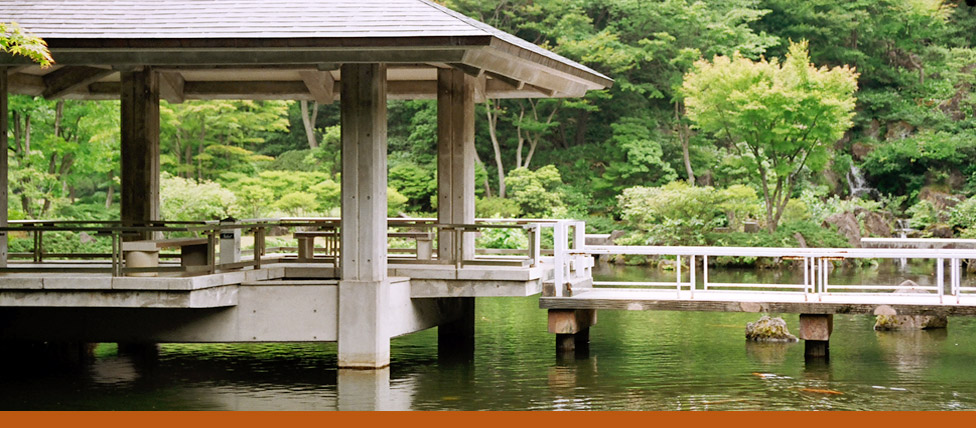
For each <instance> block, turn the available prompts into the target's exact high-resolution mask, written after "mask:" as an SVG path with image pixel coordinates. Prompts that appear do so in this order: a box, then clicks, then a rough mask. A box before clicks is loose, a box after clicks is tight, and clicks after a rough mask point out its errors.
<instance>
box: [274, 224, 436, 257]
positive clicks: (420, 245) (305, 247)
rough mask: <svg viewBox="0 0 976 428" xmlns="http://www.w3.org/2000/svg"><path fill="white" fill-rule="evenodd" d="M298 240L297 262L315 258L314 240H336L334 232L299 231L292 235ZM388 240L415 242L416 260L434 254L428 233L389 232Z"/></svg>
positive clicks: (431, 239) (432, 241)
mask: <svg viewBox="0 0 976 428" xmlns="http://www.w3.org/2000/svg"><path fill="white" fill-rule="evenodd" d="M293 236H294V237H295V238H296V239H297V240H298V260H299V261H310V260H312V259H313V258H314V256H315V238H316V237H319V236H324V237H327V238H338V236H339V234H338V232H336V231H334V230H315V231H299V232H295V233H294V235H293ZM387 237H389V238H409V239H414V240H415V241H416V242H417V259H418V260H430V259H431V255H432V254H433V252H434V234H433V233H430V232H389V233H387Z"/></svg>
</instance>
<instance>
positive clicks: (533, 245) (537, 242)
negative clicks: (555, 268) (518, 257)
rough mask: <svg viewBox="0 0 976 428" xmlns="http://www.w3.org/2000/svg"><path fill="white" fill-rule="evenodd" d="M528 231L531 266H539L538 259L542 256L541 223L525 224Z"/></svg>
mask: <svg viewBox="0 0 976 428" xmlns="http://www.w3.org/2000/svg"><path fill="white" fill-rule="evenodd" d="M526 229H528V231H529V234H528V235H529V258H531V259H532V267H537V266H539V259H540V258H541V257H542V239H541V238H542V235H541V233H540V232H541V229H542V225H540V224H538V223H532V224H528V225H526Z"/></svg>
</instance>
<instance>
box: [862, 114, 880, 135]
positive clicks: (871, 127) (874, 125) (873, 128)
mask: <svg viewBox="0 0 976 428" xmlns="http://www.w3.org/2000/svg"><path fill="white" fill-rule="evenodd" d="M864 136H865V137H868V138H870V139H872V140H877V139H878V137H880V136H881V122H879V121H878V119H871V122H870V123H868V129H866V130H865V131H864Z"/></svg>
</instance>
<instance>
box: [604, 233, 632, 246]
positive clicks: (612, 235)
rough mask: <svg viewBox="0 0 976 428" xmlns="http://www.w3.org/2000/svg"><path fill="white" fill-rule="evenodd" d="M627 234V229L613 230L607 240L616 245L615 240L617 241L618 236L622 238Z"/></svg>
mask: <svg viewBox="0 0 976 428" xmlns="http://www.w3.org/2000/svg"><path fill="white" fill-rule="evenodd" d="M626 234H627V231H626V230H612V231H610V238H608V239H607V242H609V245H614V241H616V240H617V238H620V237H621V236H624V235H626Z"/></svg>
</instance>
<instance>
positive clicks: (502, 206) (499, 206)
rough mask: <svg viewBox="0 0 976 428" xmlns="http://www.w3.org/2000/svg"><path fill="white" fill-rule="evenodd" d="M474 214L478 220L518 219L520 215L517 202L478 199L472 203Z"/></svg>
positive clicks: (499, 199)
mask: <svg viewBox="0 0 976 428" xmlns="http://www.w3.org/2000/svg"><path fill="white" fill-rule="evenodd" d="M474 212H475V215H476V216H477V217H478V218H489V217H497V218H518V217H519V216H520V215H522V209H521V208H520V207H519V204H518V202H515V201H514V200H511V199H504V198H478V199H476V200H475V202H474Z"/></svg>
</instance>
